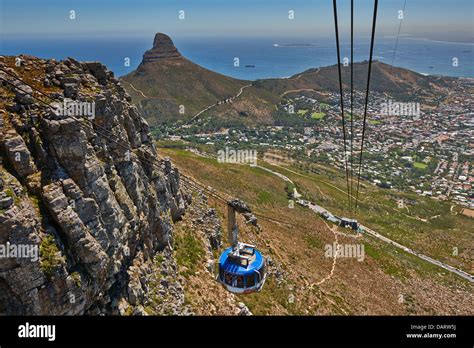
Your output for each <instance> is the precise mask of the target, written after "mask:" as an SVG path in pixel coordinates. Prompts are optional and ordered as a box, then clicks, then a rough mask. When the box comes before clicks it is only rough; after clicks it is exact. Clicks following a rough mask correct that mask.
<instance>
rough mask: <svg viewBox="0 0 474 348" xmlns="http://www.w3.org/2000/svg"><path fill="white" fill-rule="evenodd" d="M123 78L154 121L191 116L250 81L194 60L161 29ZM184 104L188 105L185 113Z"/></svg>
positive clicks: (154, 123) (152, 123)
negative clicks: (190, 59) (187, 56)
mask: <svg viewBox="0 0 474 348" xmlns="http://www.w3.org/2000/svg"><path fill="white" fill-rule="evenodd" d="M122 80H123V81H125V83H124V87H125V88H126V89H127V91H128V92H129V93H130V95H131V96H132V98H133V101H134V102H135V104H136V105H139V107H140V109H141V110H142V111H143V115H144V116H145V118H146V119H147V120H148V122H149V123H150V125H156V124H159V123H163V122H173V121H175V120H176V119H183V118H185V119H189V118H191V117H192V116H193V115H194V114H196V113H197V112H198V111H200V110H202V109H204V108H206V107H207V106H208V105H211V104H214V103H215V102H216V101H218V100H223V99H227V98H231V97H232V96H234V95H235V94H236V93H238V91H239V89H240V88H241V87H243V86H244V85H246V84H248V82H247V81H242V80H237V79H234V78H231V77H228V76H224V75H221V74H218V73H215V72H213V71H210V70H207V69H205V68H203V67H201V66H199V65H196V64H194V63H192V62H190V61H189V60H187V59H186V58H184V57H183V56H181V54H180V53H179V52H178V51H177V49H176V48H175V46H174V44H173V42H172V41H171V39H170V38H169V37H168V36H166V35H165V34H161V33H158V34H156V36H155V40H154V42H153V48H152V49H150V50H149V51H147V52H145V54H144V55H143V60H142V63H141V64H140V65H139V66H138V68H137V69H136V70H135V71H133V72H132V73H130V74H128V75H126V76H123V77H122ZM140 92H142V93H140ZM180 105H183V106H184V112H183V113H182V114H180Z"/></svg>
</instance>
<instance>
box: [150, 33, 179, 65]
mask: <svg viewBox="0 0 474 348" xmlns="http://www.w3.org/2000/svg"><path fill="white" fill-rule="evenodd" d="M180 57H181V54H180V53H179V52H178V50H177V49H176V47H175V45H174V43H173V41H172V40H171V38H170V37H169V36H168V35H165V34H162V33H158V34H156V35H155V39H154V40H153V48H152V49H150V50H148V51H146V52H145V53H144V54H143V60H142V63H149V62H156V61H161V60H166V59H175V58H180Z"/></svg>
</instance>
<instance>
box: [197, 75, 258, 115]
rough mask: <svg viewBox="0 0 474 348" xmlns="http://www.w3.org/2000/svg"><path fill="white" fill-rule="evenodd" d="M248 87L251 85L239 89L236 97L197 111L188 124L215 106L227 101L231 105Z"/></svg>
mask: <svg viewBox="0 0 474 348" xmlns="http://www.w3.org/2000/svg"><path fill="white" fill-rule="evenodd" d="M248 87H252V84H251V83H250V84H248V85H245V86H242V87H240V89H239V92H238V93H237V94H236V95H234V96H233V97H230V98H226V99H223V100H219V101H218V102H216V103H214V104H212V105H209V106H208V107H206V108H204V109H202V110H201V111H199V112H198V113H197V114H195V115H194V116H193V117H192V118H191V120H190V121H189V122H192V121H194V120H195V119H196V118H198V117H199V116H200V115H201V114H202V113H204V112H206V111H208V110H210V109H212V108H213V107H215V106H217V105H220V104H222V103H223V102H225V101H226V100H229V103H232V102H233V101H234V99H236V98H238V97H240V96H241V94H242V93H243V92H244V89H246V88H248Z"/></svg>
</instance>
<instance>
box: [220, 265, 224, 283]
mask: <svg viewBox="0 0 474 348" xmlns="http://www.w3.org/2000/svg"><path fill="white" fill-rule="evenodd" d="M219 279H220V280H221V281H223V280H224V270H223V269H222V268H220V267H219Z"/></svg>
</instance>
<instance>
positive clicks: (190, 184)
mask: <svg viewBox="0 0 474 348" xmlns="http://www.w3.org/2000/svg"><path fill="white" fill-rule="evenodd" d="M0 70H3V69H1V68H0ZM7 73H8V72H7ZM9 75H10V76H12V77H14V78H15V79H17V80H18V81H21V82H23V83H24V84H25V85H27V86H29V87H30V88H32V89H34V90H35V91H37V92H39V93H41V94H42V95H44V96H45V97H47V98H48V99H50V100H52V101H55V102H57V101H58V100H56V99H55V98H53V97H51V96H49V95H47V94H45V93H43V92H42V91H40V90H38V89H36V88H35V87H33V86H31V85H30V84H28V83H27V82H25V81H23V80H22V79H21V78H19V77H16V76H14V75H12V74H9ZM2 80H4V81H5V82H6V83H8V84H10V85H11V86H13V87H14V88H16V89H18V90H20V91H21V92H23V93H25V94H28V95H30V96H31V97H32V98H34V99H35V100H37V101H39V102H40V103H42V104H44V105H46V106H47V107H49V108H50V109H51V110H53V111H55V108H53V107H52V106H51V105H50V104H49V103H47V102H45V101H44V100H41V99H39V98H38V97H36V96H34V95H33V94H31V93H29V92H27V91H25V90H24V89H22V88H20V87H18V86H16V85H15V84H13V83H12V82H10V81H8V80H6V79H5V78H2ZM70 117H71V118H72V119H74V120H76V121H79V122H80V123H79V126H84V127H87V128H88V129H92V130H94V131H96V132H98V134H100V135H102V136H103V137H104V138H106V139H107V140H109V141H112V142H114V143H116V144H117V145H119V146H121V147H123V148H125V149H127V150H129V146H128V145H125V144H121V143H119V142H118V141H116V140H115V139H113V138H111V137H114V136H115V135H114V134H113V133H111V132H110V131H108V130H107V129H106V128H104V127H101V126H99V125H98V124H96V123H94V122H92V121H90V120H88V119H84V120H87V121H89V122H90V123H92V124H93V125H96V126H98V127H99V128H102V129H104V130H105V132H103V131H99V130H97V129H95V128H94V127H92V126H87V125H85V124H84V123H82V122H81V119H78V118H76V117H74V116H70ZM105 133H109V134H110V136H109V135H107V134H105ZM136 156H137V158H138V159H139V160H141V161H142V162H145V163H148V164H150V165H151V166H154V167H156V168H160V167H159V166H158V164H156V163H154V162H152V161H150V160H149V159H147V158H146V157H143V156H140V155H136ZM180 178H181V179H182V181H183V182H184V184H185V185H188V187H191V188H194V189H197V190H203V191H206V192H207V193H208V194H209V195H210V196H211V197H213V198H214V199H216V200H218V201H221V202H222V203H225V204H227V202H228V200H229V199H228V198H224V197H223V196H221V195H219V194H218V193H217V192H214V191H212V190H210V189H209V188H207V187H205V186H204V185H203V184H201V183H199V182H197V181H196V180H195V179H193V178H191V177H189V176H187V175H185V174H184V173H182V172H180ZM254 215H255V216H258V217H260V218H262V219H265V220H268V221H272V222H277V223H281V224H285V225H288V226H292V227H298V228H303V229H309V227H308V226H300V225H295V224H292V223H290V222H286V221H282V220H279V219H275V218H271V217H268V216H266V215H263V214H260V213H254Z"/></svg>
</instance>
